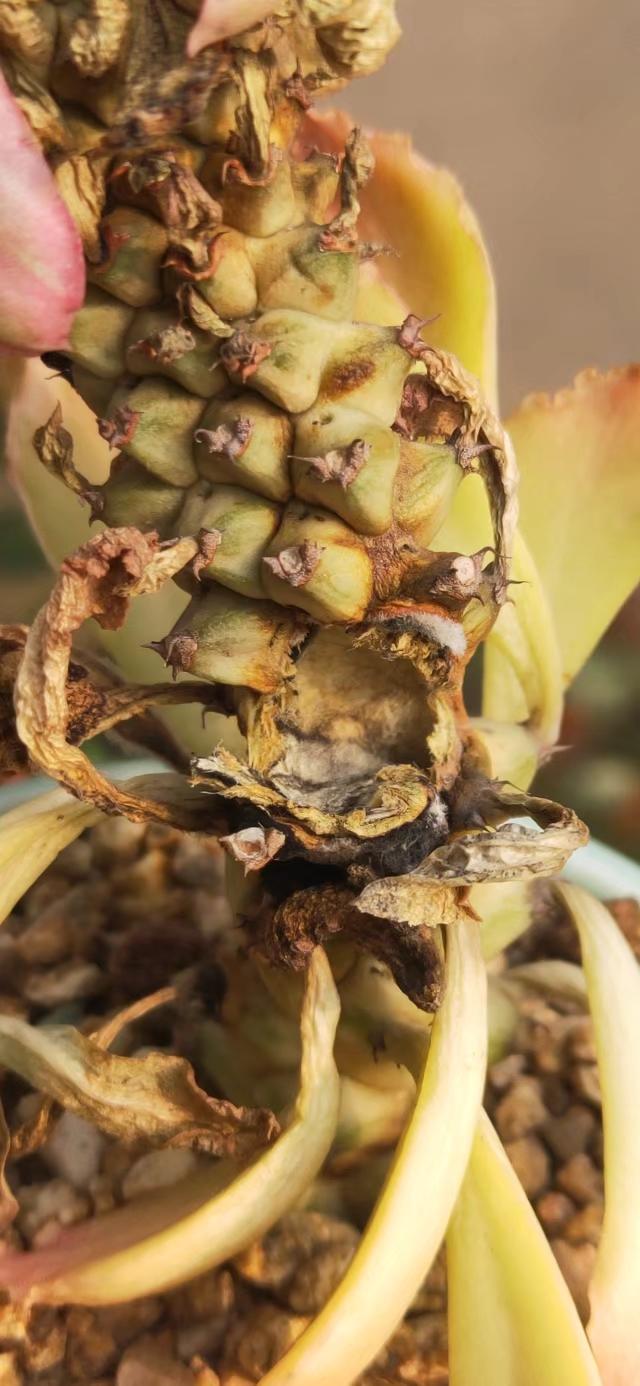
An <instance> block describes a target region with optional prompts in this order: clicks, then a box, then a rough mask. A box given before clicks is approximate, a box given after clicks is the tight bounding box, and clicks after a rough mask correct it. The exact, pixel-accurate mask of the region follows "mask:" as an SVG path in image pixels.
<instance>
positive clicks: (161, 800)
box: [14, 527, 211, 828]
mask: <svg viewBox="0 0 640 1386" xmlns="http://www.w3.org/2000/svg"><path fill="white" fill-rule="evenodd" d="M197 552H198V541H197V540H196V539H189V538H186V539H180V540H178V541H177V542H176V543H175V544H171V545H161V544H160V542H159V540H158V537H157V535H155V534H147V535H143V534H141V533H140V532H139V530H137V529H133V528H131V527H126V528H124V527H123V528H121V529H112V530H105V531H104V532H103V533H102V534H100V535H98V536H96V538H94V539H91V540H89V542H88V543H87V544H84V545H83V546H82V548H80V549H78V551H77V552H76V553H75V554H73V555H72V556H71V557H70V558H67V559H66V560H65V561H64V563H63V564H62V568H61V570H60V575H59V578H58V581H57V582H56V584H55V587H54V588H53V591H52V593H51V596H50V597H49V600H48V601H47V603H46V605H45V606H44V607H43V608H42V610H41V611H40V612H39V614H38V615H37V617H36V619H35V621H34V623H33V625H32V627H31V629H30V631H29V634H28V636H27V640H26V644H25V649H24V657H23V659H22V662H21V664H20V668H19V671H18V675H17V678H16V684H15V694H14V701H15V709H16V727H17V731H18V735H19V737H20V740H21V741H22V743H23V744H24V746H25V747H26V748H27V751H28V754H29V757H30V760H31V761H32V762H33V764H35V765H36V766H37V767H38V768H39V769H40V770H43V771H44V772H45V773H46V774H49V775H51V776H52V777H53V778H54V779H56V780H58V782H59V783H60V784H63V785H65V786H66V788H67V789H69V790H70V791H71V792H72V793H73V794H75V795H76V796H77V797H78V798H80V799H85V800H88V801H89V802H90V803H93V804H95V805H96V807H98V808H101V809H103V810H104V811H106V812H113V811H115V810H117V811H119V812H121V813H124V814H125V815H126V816H127V817H129V818H133V819H136V820H140V819H143V820H144V819H151V820H153V821H157V822H164V823H171V824H173V825H174V826H176V827H179V828H188V827H193V826H195V825H196V824H199V825H200V826H201V827H204V826H205V824H207V817H208V813H207V805H206V803H205V802H203V800H202V799H201V798H200V797H199V795H198V794H197V792H194V790H193V789H190V788H189V786H188V785H187V784H186V783H183V782H180V781H176V780H175V778H174V780H173V781H167V778H166V777H147V778H146V780H145V783H144V785H142V784H140V786H139V787H140V789H144V791H145V793H144V794H140V793H135V792H132V790H133V786H131V788H127V787H120V786H119V785H115V784H113V783H112V782H111V781H110V780H108V779H107V778H106V777H105V776H104V775H102V774H100V772H99V771H98V770H96V768H95V766H93V765H92V764H91V762H90V761H89V760H88V759H87V757H86V756H85V755H84V754H83V752H82V751H81V750H80V749H79V748H78V747H77V746H73V745H71V744H70V741H69V723H70V706H69V701H68V696H67V682H68V677H69V665H70V656H71V642H72V638H73V635H74V633H75V631H76V630H78V629H79V627H80V626H81V625H82V624H83V622H84V621H86V620H88V619H89V618H90V617H92V616H93V617H95V619H96V620H97V621H98V623H99V624H100V625H101V626H103V627H104V628H105V629H108V630H117V629H118V627H119V626H120V625H122V622H123V621H124V618H125V616H126V613H127V608H128V605H129V602H130V601H131V599H132V598H133V597H135V596H139V595H141V594H143V593H149V592H155V591H157V589H158V588H159V587H161V586H162V584H163V583H164V582H165V581H167V579H168V578H170V577H172V576H173V575H174V574H175V573H177V572H178V571H179V570H180V569H181V568H183V567H184V566H185V564H187V563H188V562H190V561H191V560H192V559H193V558H194V557H195V556H196V554H197ZM151 687H152V688H154V689H155V691H154V692H153V694H152V696H150V693H149V687H146V688H143V689H142V690H141V689H140V688H137V689H133V690H131V689H128V688H123V689H120V690H116V691H112V694H111V697H110V700H109V703H108V706H107V708H106V709H103V714H102V716H98V717H97V718H96V720H95V722H94V724H92V731H91V734H94V732H95V730H97V729H100V730H104V729H105V727H106V726H107V725H109V726H113V725H114V724H115V723H116V722H117V721H118V720H120V718H121V717H130V716H132V715H133V714H134V713H138V712H140V711H141V710H143V709H144V707H145V706H146V705H147V702H148V701H158V685H155V686H154V685H152V686H151ZM192 687H193V686H192ZM160 689H161V692H160V694H159V700H160V701H161V702H166V701H169V702H171V701H173V700H174V696H175V695H174V692H173V691H172V690H169V689H168V688H167V687H166V686H165V685H160ZM176 692H177V690H176ZM205 696H207V695H205ZM198 697H199V699H200V700H201V699H202V693H201V694H199V695H198ZM177 700H178V701H180V698H179V697H178V699H177ZM92 715H93V716H94V717H95V711H94V713H93V714H92ZM209 826H211V825H209Z"/></svg>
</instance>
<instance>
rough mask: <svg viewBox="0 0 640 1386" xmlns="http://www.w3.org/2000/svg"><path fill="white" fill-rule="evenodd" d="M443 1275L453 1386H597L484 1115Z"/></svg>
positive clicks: (566, 1302) (535, 1225) (571, 1311)
mask: <svg viewBox="0 0 640 1386" xmlns="http://www.w3.org/2000/svg"><path fill="white" fill-rule="evenodd" d="M447 1267H448V1284H449V1375H450V1382H451V1386H481V1383H482V1386H484V1384H485V1382H486V1386H602V1384H601V1382H600V1377H599V1375H598V1371H597V1368H596V1364H595V1362H594V1359H593V1357H592V1354H591V1350H590V1348H589V1344H588V1342H587V1339H586V1336H585V1333H584V1330H583V1328H582V1325H581V1323H580V1320H579V1318H578V1314H577V1311H576V1308H575V1305H574V1303H573V1300H572V1298H571V1295H570V1293H569V1290H568V1288H567V1286H566V1284H565V1281H564V1280H563V1277H562V1274H561V1272H560V1268H559V1266H558V1264H557V1262H556V1260H555V1257H554V1255H553V1252H552V1251H551V1249H550V1247H549V1244H548V1242H547V1240H546V1237H545V1235H544V1233H543V1231H542V1228H541V1227H540V1224H539V1222H538V1220H537V1218H536V1216H535V1213H534V1212H533V1209H532V1207H531V1205H530V1203H529V1200H528V1198H527V1196H526V1194H525V1193H524V1191H523V1189H522V1187H521V1185H520V1182H519V1180H518V1178H517V1176H516V1174H515V1172H514V1170H513V1169H512V1167H511V1165H510V1163H509V1161H508V1159H507V1156H506V1155H505V1153H504V1150H503V1149H502V1146H501V1145H500V1141H499V1140H498V1137H497V1135H496V1134H495V1131H494V1130H493V1127H492V1126H491V1123H490V1121H489V1119H488V1117H486V1116H485V1115H484V1114H483V1115H482V1118H481V1120H480V1123H479V1125H478V1131H477V1134H476V1138H475V1141H474V1144H473V1150H472V1153H471V1160H470V1162H469V1167H468V1170H467V1174H466V1176H465V1180H464V1183H463V1185H462V1189H461V1191H460V1196H459V1199H458V1202H457V1204H456V1208H455V1212H454V1214H453V1217H452V1219H451V1223H450V1225H449V1232H448V1235H447ZM631 1380H632V1378H629V1379H628V1380H627V1382H626V1386H630V1383H631Z"/></svg>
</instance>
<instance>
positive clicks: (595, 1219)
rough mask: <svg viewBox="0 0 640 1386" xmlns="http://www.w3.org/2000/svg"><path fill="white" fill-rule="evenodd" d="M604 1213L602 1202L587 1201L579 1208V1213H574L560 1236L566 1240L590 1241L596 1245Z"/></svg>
mask: <svg viewBox="0 0 640 1386" xmlns="http://www.w3.org/2000/svg"><path fill="white" fill-rule="evenodd" d="M603 1215H604V1205H603V1204H602V1203H587V1205H586V1207H585V1208H581V1209H580V1212H579V1213H575V1214H574V1216H573V1217H572V1218H569V1221H568V1222H566V1223H565V1225H564V1227H563V1229H562V1236H563V1238H564V1240H565V1241H567V1242H591V1245H592V1246H597V1245H598V1242H599V1241H600V1234H601V1232H602V1218H603Z"/></svg>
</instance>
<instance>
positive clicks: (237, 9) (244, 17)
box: [187, 0, 276, 58]
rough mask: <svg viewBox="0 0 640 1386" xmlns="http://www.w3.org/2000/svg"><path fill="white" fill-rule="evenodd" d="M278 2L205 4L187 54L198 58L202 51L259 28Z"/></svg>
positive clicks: (213, 1) (229, 0)
mask: <svg viewBox="0 0 640 1386" xmlns="http://www.w3.org/2000/svg"><path fill="white" fill-rule="evenodd" d="M275 6H276V0H202V7H201V9H200V14H199V15H198V18H197V20H196V22H195V24H194V26H193V29H192V30H191V33H190V34H189V39H188V42H187V53H188V54H189V57H190V58H195V56H196V53H199V52H200V49H201V48H206V47H207V46H208V45H209V44H210V43H219V42H220V40H221V39H226V38H231V37H232V35H233V34H241V33H243V32H244V30H245V29H250V28H251V27H252V25H254V24H259V23H260V21H261V20H262V19H266V17H267V15H268V14H271V11H272V10H274V9H275Z"/></svg>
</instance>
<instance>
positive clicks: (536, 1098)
mask: <svg viewBox="0 0 640 1386" xmlns="http://www.w3.org/2000/svg"><path fill="white" fill-rule="evenodd" d="M546 1117H547V1109H546V1107H545V1105H544V1102H543V1100H542V1087H541V1084H540V1080H539V1079H538V1078H530V1077H523V1078H517V1079H516V1081H515V1083H514V1084H513V1086H512V1087H511V1088H510V1089H509V1091H508V1093H507V1094H506V1095H505V1097H503V1098H502V1101H501V1102H499V1103H498V1106H497V1107H496V1112H495V1121H496V1126H497V1128H498V1131H499V1132H500V1135H501V1137H502V1139H503V1141H515V1140H518V1139H519V1138H520V1136H526V1135H527V1133H528V1132H529V1131H534V1130H535V1129H536V1127H538V1126H541V1125H542V1123H543V1121H545V1119H546Z"/></svg>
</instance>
